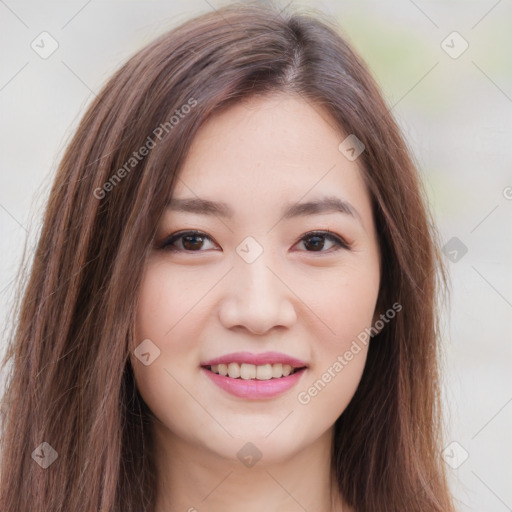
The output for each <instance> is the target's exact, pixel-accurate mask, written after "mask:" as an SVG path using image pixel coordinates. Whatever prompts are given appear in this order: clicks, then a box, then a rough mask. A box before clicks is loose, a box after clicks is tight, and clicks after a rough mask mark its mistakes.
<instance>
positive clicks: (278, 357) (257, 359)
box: [201, 352, 307, 368]
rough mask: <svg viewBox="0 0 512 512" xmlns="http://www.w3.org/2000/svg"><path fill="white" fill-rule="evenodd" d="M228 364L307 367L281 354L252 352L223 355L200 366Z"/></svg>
mask: <svg viewBox="0 0 512 512" xmlns="http://www.w3.org/2000/svg"><path fill="white" fill-rule="evenodd" d="M229 363H238V364H244V363H245V364H254V365H264V364H279V363H281V364H289V365H290V366H292V367H293V368H302V367H304V366H307V365H306V363H305V362H304V361H301V360H300V359H297V358H295V357H291V356H289V355H286V354H283V353H281V352H262V353H260V354H253V353H252V352H233V353H231V354H225V355H223V356H220V357H216V358H214V359H209V360H208V361H205V362H204V363H201V366H213V365H217V364H229Z"/></svg>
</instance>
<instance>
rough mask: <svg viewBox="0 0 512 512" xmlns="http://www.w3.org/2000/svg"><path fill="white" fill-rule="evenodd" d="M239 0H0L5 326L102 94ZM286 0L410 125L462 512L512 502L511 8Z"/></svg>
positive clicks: (488, 510)
mask: <svg viewBox="0 0 512 512" xmlns="http://www.w3.org/2000/svg"><path fill="white" fill-rule="evenodd" d="M225 3H229V2H220V1H216V0H187V1H186V2H185V1H178V0H172V1H157V0H123V1H121V0H110V1H104V0H103V1H102V0H89V1H87V0H81V1H74V0H73V1H69V0H68V1H66V2H64V1H52V2H49V1H35V0H31V1H28V0H17V1H14V0H5V1H0V119H1V123H0V145H1V147H0V235H1V236H0V254H1V268H0V318H1V320H2V325H3V324H4V323H5V322H6V321H7V320H8V319H9V318H10V309H9V308H10V307H11V305H12V301H13V297H14V291H15V285H16V282H17V271H18V268H19V265H20V262H21V260H22V253H23V247H24V244H25V243H27V249H26V250H27V256H28V257H29V258H30V256H31V254H32V251H33V247H34V244H35V241H36V240H37V235H38V233H39V230H40V227H41V220H42V213H43V210H44V205H45V201H46V199H47V195H48V192H49V187H50V185H51V180H52V178H53V176H54V173H55V169H56V166H57V164H58V161H59V160H60V158H61V156H62V153H63V150H64V148H65V145H66V142H67V141H68V140H69V137H70V135H71V134H72V132H73V130H74V128H76V126H77V123H78V121H79V119H80V117H81V116H82V114H83V113H84V110H85V108H86V107H87V105H88V104H89V102H90V101H91V100H92V99H93V97H94V95H95V94H96V93H97V92H98V91H99V90H100V88H101V86H102V84H103V83H104V82H105V81H106V80H107V79H108V78H109V76H110V75H111V74H112V73H113V71H114V70H115V69H117V68H118V67H119V66H120V65H121V63H122V62H124V61H125V60H126V59H127V58H128V57H129V56H131V55H132V54H133V53H134V52H135V51H137V50H138V49H139V48H141V47H142V46H144V45H145V44H147V43H149V42H150V41H151V40H152V39H154V38H155V37H156V36H157V35H159V34H160V33H163V32H165V31H166V30H168V29H170V28H171V27H173V26H175V25H177V24H180V23H181V22H183V21H184V20H186V19H188V18H190V17H192V16H193V15H196V14H201V13H204V12H207V11H209V10H214V9H216V8H218V7H220V6H222V5H224V4H225ZM274 4H275V5H278V6H279V7H282V8H283V9H284V8H288V9H293V8H295V7H299V8H302V9H303V10H310V11H311V10H313V11H314V10H318V11H320V12H322V13H324V14H326V15H327V16H329V17H330V18H332V19H333V20H334V21H335V22H336V23H337V24H338V25H339V26H340V28H341V31H342V33H343V34H344V35H345V37H347V39H348V40H349V41H350V42H351V43H352V45H353V46H354V47H355V49H356V50H357V51H358V52H359V53H360V55H361V56H362V57H363V58H364V59H365V60H366V62H367V63H368V65H369V67H370V69H371V70H372V72H373V74H374V76H375V78H376V79H377V81H378V83H379V84H380V86H381V88H382V92H383V94H384V97H385V98H386V100H387V102H388V104H389V107H390V108H391V109H392V112H393V114H394V116H395V118H396V119H397V121H398V123H399V124H400V126H401V127H402V129H403V132H404V135H405V137H406V139H407V141H408V143H409V146H410V148H411V150H412V151H413V153H414V155H415V158H416V161H417V164H418V167H419V169H420V171H421V173H422V176H423V179H424V182H425V186H426V190H427V193H428V196H429V199H430V204H431V207H432V211H433V214H434V217H435V220H436V222H437V226H438V229H439V233H440V236H441V239H442V243H443V245H444V247H445V248H444V254H445V257H446V259H447V263H448V266H449V271H450V274H451V281H452V286H451V290H452V291H451V304H450V307H449V308H447V309H446V311H445V314H444V319H443V325H444V330H443V347H444V354H445V357H444V359H445V361H444V381H443V384H444V390H445V391H444V393H445V394H444V401H445V403H446V405H447V407H446V409H447V414H446V423H447V426H448V429H447V441H446V446H445V450H444V451H443V453H442V456H443V459H444V460H445V462H446V464H447V469H448V472H449V476H450V479H451V483H452V488H453V492H454V494H455V496H456V498H457V503H458V506H459V510H460V511H462V512H465V511H479V512H481V511H485V512H503V511H506V510H511V511H512V486H511V485H510V483H511V482H512V464H511V459H512V441H511V437H512V436H511V432H512V428H511V427H512V375H511V374H512V372H511V366H512V365H511V362H512V357H511V355H512V354H511V351H512V349H511V346H512V345H511V332H512V222H511V221H512V58H511V54H510V49H511V48H512V3H511V2H510V0H485V1H484V0H478V1H476V0H475V1H472V0H466V1H446V0H445V1H441V0H429V1H427V0H414V1H413V0H395V1H394V2H390V1H388V2H379V1H377V0H371V1H369V0H359V1H345V0H337V1H334V0H332V1H299V0H293V1H292V2H288V1H283V2H280V1H276V2H274ZM287 6H288V7H287ZM4 349H5V336H4V338H3V339H2V340H0V352H1V354H0V355H2V356H3V351H4ZM1 391H2V387H1V386H0V392H1Z"/></svg>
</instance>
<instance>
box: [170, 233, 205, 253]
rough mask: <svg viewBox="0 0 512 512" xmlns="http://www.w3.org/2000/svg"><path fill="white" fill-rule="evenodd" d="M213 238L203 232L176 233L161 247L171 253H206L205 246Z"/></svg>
mask: <svg viewBox="0 0 512 512" xmlns="http://www.w3.org/2000/svg"><path fill="white" fill-rule="evenodd" d="M206 240H210V241H211V238H210V237H209V236H208V235H206V234H204V233H202V232H201V231H182V232H181V233H174V234H173V235H171V236H170V237H169V238H168V239H167V240H166V241H165V242H164V243H163V244H162V246H161V248H162V249H166V250H170V251H188V252H204V249H203V246H204V244H205V241H206Z"/></svg>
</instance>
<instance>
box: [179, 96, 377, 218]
mask: <svg viewBox="0 0 512 512" xmlns="http://www.w3.org/2000/svg"><path fill="white" fill-rule="evenodd" d="M345 136H346V135H345V134H343V133H342V131H341V130H340V129H339V128H338V127H337V126H336V124H335V122H334V120H333V119H332V118H331V116H330V115H329V114H328V112H326V111H325V110H323V109H322V108H320V107H318V106H316V105H313V104H311V103H307V102H306V101H305V100H304V99H302V98H301V97H300V96H296V95H284V94H278V95H273V96H266V97H254V98H251V99H249V100H245V101H244V102H241V103H237V104H235V105H234V106H231V107H230V108H228V109H227V110H224V111H223V112H222V113H220V114H217V115H214V116H213V117H212V118H210V119H209V120H208V121H207V122H206V123H205V124H203V126H202V127H201V128H200V130H199V131H198V133H197V134H196V137H195V139H194V141H193V142H192V145H191V147H190V150H189V153H188V155H187V158H186V160H185V162H184V165H183V167H182V169H181V172H180V180H178V182H177V184H176V188H175V190H174V194H173V196H174V197H187V198H190V197H201V198H208V199H213V200H216V201H222V202H225V203H228V204H229V205H232V209H233V210H234V211H235V213H240V214H243V212H244V210H246V209H248V208H252V211H254V207H259V208H260V209H262V208H267V209H268V208H270V209H275V208H280V207H281V205H282V204H283V203H290V202H293V201H299V200H301V201H306V200H309V199H311V198H313V197H319V196H327V195H329V196H332V195H335V196H338V197H339V198H340V199H342V200H346V201H348V202H350V203H352V204H354V206H355V207H356V209H357V210H358V212H359V213H360V214H361V217H365V216H371V206H370V198H369V194H368V191H367V189H366V186H365V183H364V180H363V177H362V170H361V169H360V167H359V165H358V163H357V160H356V161H350V160H348V159H347V158H346V157H345V156H344V155H343V154H342V153H341V152H340V151H339V149H338V147H339V145H340V143H341V142H342V140H343V139H344V138H345Z"/></svg>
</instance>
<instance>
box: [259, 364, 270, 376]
mask: <svg viewBox="0 0 512 512" xmlns="http://www.w3.org/2000/svg"><path fill="white" fill-rule="evenodd" d="M256 378H257V379H258V380H270V379H271V378H272V365H271V364H264V365H263V366H256Z"/></svg>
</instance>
